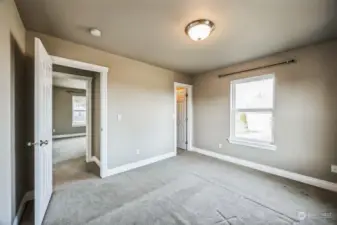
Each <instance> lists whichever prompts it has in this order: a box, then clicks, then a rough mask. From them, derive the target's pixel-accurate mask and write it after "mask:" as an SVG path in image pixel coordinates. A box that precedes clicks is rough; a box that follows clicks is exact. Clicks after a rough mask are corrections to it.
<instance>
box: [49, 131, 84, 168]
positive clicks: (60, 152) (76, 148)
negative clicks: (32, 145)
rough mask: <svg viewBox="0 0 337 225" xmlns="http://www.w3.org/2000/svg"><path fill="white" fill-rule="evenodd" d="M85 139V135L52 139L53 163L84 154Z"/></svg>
mask: <svg viewBox="0 0 337 225" xmlns="http://www.w3.org/2000/svg"><path fill="white" fill-rule="evenodd" d="M86 141H87V137H86V136H84V137H74V138H62V139H56V140H53V163H54V164H55V163H59V162H62V161H65V160H69V159H75V158H79V157H81V156H85V155H86V148H87V147H86V144H87V143H86Z"/></svg>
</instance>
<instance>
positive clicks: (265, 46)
mask: <svg viewBox="0 0 337 225" xmlns="http://www.w3.org/2000/svg"><path fill="white" fill-rule="evenodd" d="M16 3H17V6H18V8H19V12H20V14H21V17H22V19H23V21H24V24H25V26H26V28H27V29H30V30H34V31H38V32H42V33H46V34H50V35H53V36H56V37H60V38H63V39H66V40H70V41H73V42H76V43H80V44H84V45H88V46H91V47H94V48H98V49H102V50H104V51H108V52H111V53H114V54H118V55H122V56H126V57H129V58H133V59H136V60H139V61H143V62H146V63H149V64H153V65H157V66H160V67H163V68H168V69H171V70H175V71H179V72H184V73H189V74H195V73H201V72H205V71H209V70H213V69H216V68H221V67H225V66H228V65H231V64H234V63H239V62H243V61H247V60H251V59H254V58H258V57H262V56H266V55H269V54H273V53H275V52H279V51H284V50H288V49H291V48H295V47H300V46H304V45H308V44H310V43H316V42H320V41H323V40H326V39H331V38H335V37H337V12H336V11H337V8H336V7H337V1H335V0H245V1H244V0H242V1H238V0H29V1H28V0H16ZM200 18H207V19H210V20H212V21H213V22H214V23H215V26H216V29H215V31H214V33H213V34H212V35H211V37H210V38H208V39H206V40H205V41H202V42H193V41H192V40H190V39H189V38H188V37H187V36H186V35H185V33H184V28H185V25H186V24H188V23H189V22H190V21H192V20H195V19H200ZM90 27H97V28H99V29H101V30H102V32H103V36H102V37H101V38H94V37H92V36H90V35H89V33H88V28H90Z"/></svg>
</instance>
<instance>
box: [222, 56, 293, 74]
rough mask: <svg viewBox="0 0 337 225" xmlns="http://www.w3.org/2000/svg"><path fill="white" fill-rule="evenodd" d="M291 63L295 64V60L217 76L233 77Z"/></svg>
mask: <svg viewBox="0 0 337 225" xmlns="http://www.w3.org/2000/svg"><path fill="white" fill-rule="evenodd" d="M291 63H296V60H295V59H290V60H287V61H283V62H279V63H274V64H270V65H265V66H259V67H255V68H252V69H247V70H241V71H237V72H233V73H227V74H221V75H219V78H221V77H226V76H229V75H234V74H237V73H244V72H249V71H254V70H259V69H265V68H270V67H274V66H279V65H284V64H291Z"/></svg>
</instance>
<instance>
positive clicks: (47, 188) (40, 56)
mask: <svg viewBox="0 0 337 225" xmlns="http://www.w3.org/2000/svg"><path fill="white" fill-rule="evenodd" d="M34 60H35V67H34V69H35V81H34V88H35V90H34V91H35V94H34V107H35V108H34V136H35V137H34V138H35V148H34V151H35V152H34V157H35V161H34V167H35V168H34V175H35V181H34V182H35V193H34V195H35V196H34V197H35V203H34V204H35V225H40V224H42V221H43V218H44V215H45V213H46V211H47V208H48V204H49V201H50V198H51V195H52V191H53V186H52V184H53V181H52V165H53V164H52V60H51V57H50V56H49V55H48V53H47V51H46V49H45V48H44V46H43V44H42V42H41V41H40V39H38V38H35V59H34Z"/></svg>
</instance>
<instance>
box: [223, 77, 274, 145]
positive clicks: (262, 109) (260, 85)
mask: <svg viewBox="0 0 337 225" xmlns="http://www.w3.org/2000/svg"><path fill="white" fill-rule="evenodd" d="M274 88H275V77H274V75H273V74H269V75H263V76H257V77H250V78H245V79H240V80H234V81H232V82H231V112H230V137H229V142H230V143H232V144H241V145H247V146H251V147H256V148H264V149H270V150H275V149H276V146H275V143H274V94H275V90H274Z"/></svg>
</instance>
